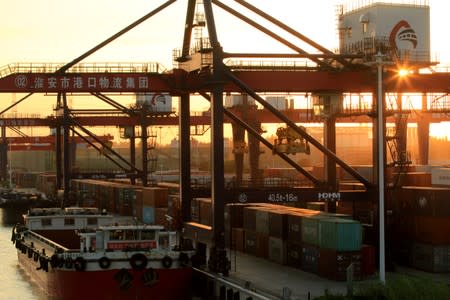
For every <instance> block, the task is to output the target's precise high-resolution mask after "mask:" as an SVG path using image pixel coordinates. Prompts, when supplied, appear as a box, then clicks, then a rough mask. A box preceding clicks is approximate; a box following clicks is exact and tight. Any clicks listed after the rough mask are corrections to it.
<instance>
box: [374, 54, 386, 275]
mask: <svg viewBox="0 0 450 300" xmlns="http://www.w3.org/2000/svg"><path fill="white" fill-rule="evenodd" d="M383 57H384V55H382V54H381V53H380V52H378V53H377V54H376V55H375V63H376V65H377V133H378V134H377V136H378V195H379V198H378V214H379V231H380V234H379V239H380V241H379V254H380V257H379V259H380V261H379V263H380V270H379V272H380V281H381V283H382V284H385V283H386V267H385V266H386V262H385V236H384V233H385V232H384V231H385V229H384V151H385V143H384V97H383V64H384V62H383Z"/></svg>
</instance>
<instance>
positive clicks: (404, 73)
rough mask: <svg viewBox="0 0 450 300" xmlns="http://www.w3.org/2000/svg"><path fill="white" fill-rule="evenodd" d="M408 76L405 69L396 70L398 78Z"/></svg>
mask: <svg viewBox="0 0 450 300" xmlns="http://www.w3.org/2000/svg"><path fill="white" fill-rule="evenodd" d="M408 74H409V70H407V69H400V70H398V75H399V76H400V77H405V76H406V75H408Z"/></svg>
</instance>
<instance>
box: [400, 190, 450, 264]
mask: <svg viewBox="0 0 450 300" xmlns="http://www.w3.org/2000/svg"><path fill="white" fill-rule="evenodd" d="M398 193H399V194H398V195H396V197H395V200H396V201H395V205H396V207H395V208H394V212H395V215H394V216H393V217H394V221H395V227H394V228H395V229H396V232H395V233H394V234H395V235H394V236H395V237H396V239H393V243H394V249H395V254H396V256H397V261H400V262H403V263H405V264H408V265H410V266H412V267H414V268H417V269H420V270H424V271H428V272H437V273H448V272H450V205H449V196H450V187H447V188H445V187H417V186H414V187H413V186H408V187H403V188H402V189H401V190H400V191H399V192H398Z"/></svg>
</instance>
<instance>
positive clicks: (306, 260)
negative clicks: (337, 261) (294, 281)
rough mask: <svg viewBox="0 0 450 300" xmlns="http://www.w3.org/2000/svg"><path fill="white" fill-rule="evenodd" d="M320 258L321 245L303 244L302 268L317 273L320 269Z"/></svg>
mask: <svg viewBox="0 0 450 300" xmlns="http://www.w3.org/2000/svg"><path fill="white" fill-rule="evenodd" d="M319 259H320V249H319V247H317V246H315V245H309V244H305V243H303V244H302V266H301V269H302V270H304V271H307V272H311V273H314V274H317V273H318V271H319Z"/></svg>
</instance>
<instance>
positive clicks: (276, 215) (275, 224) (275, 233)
mask: <svg viewBox="0 0 450 300" xmlns="http://www.w3.org/2000/svg"><path fill="white" fill-rule="evenodd" d="M288 213H289V212H288V211H286V210H271V211H269V236H271V237H275V238H280V239H283V240H285V239H287V236H288Z"/></svg>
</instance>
